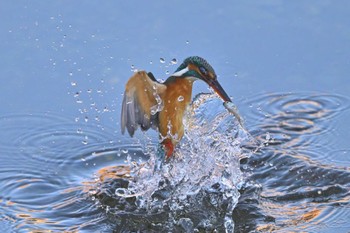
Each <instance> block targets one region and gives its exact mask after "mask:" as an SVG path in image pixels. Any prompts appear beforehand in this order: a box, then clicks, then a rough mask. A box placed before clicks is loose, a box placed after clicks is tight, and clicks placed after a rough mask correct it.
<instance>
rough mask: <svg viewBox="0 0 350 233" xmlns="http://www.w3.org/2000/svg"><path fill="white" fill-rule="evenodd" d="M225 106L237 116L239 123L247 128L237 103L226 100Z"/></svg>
mask: <svg viewBox="0 0 350 233" xmlns="http://www.w3.org/2000/svg"><path fill="white" fill-rule="evenodd" d="M224 107H225V108H226V109H227V110H228V111H229V112H230V113H232V114H233V115H234V116H235V118H236V119H237V121H238V123H239V124H240V125H241V127H242V128H243V129H244V130H245V128H244V126H243V120H242V118H241V116H240V115H239V113H238V109H237V107H236V105H234V103H232V102H229V101H225V102H224Z"/></svg>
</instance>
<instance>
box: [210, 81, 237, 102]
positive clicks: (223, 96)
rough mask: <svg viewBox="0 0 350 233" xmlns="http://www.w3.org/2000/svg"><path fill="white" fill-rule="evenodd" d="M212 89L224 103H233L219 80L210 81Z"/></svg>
mask: <svg viewBox="0 0 350 233" xmlns="http://www.w3.org/2000/svg"><path fill="white" fill-rule="evenodd" d="M207 83H208V84H209V86H210V87H211V88H213V89H214V91H215V92H216V93H217V94H218V95H219V96H220V97H221V99H223V101H224V102H232V100H231V99H230V97H229V96H228V95H227V94H226V92H225V90H224V88H222V86H221V85H220V83H219V82H218V81H217V80H209V81H208V82H207Z"/></svg>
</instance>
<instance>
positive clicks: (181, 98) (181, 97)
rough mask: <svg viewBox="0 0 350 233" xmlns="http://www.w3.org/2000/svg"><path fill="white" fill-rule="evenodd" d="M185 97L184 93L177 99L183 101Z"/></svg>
mask: <svg viewBox="0 0 350 233" xmlns="http://www.w3.org/2000/svg"><path fill="white" fill-rule="evenodd" d="M184 99H185V98H184V97H183V96H182V95H180V96H179V97H178V98H177V101H179V102H182V101H184Z"/></svg>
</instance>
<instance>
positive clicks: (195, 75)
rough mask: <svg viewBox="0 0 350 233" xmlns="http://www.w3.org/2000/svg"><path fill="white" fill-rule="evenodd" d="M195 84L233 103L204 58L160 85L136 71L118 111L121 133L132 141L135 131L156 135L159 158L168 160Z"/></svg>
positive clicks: (181, 130) (195, 58) (189, 62)
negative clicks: (197, 81)
mask: <svg viewBox="0 0 350 233" xmlns="http://www.w3.org/2000/svg"><path fill="white" fill-rule="evenodd" d="M196 80H202V81H204V82H206V83H207V84H208V85H209V86H210V87H211V88H212V89H213V90H214V91H215V92H216V93H217V94H218V95H219V96H220V97H221V98H222V100H223V101H224V103H230V102H232V101H231V99H230V97H229V96H228V95H227V94H226V92H225V91H224V89H223V88H222V86H221V85H220V83H219V82H218V80H217V75H216V73H215V71H214V69H213V67H212V66H211V65H210V64H209V63H208V62H207V61H206V60H205V59H203V58H201V57H199V56H192V57H188V58H186V59H185V60H184V61H183V63H182V64H181V65H180V66H179V68H177V70H176V71H175V72H174V73H173V74H172V75H171V76H170V77H169V78H168V79H167V80H166V81H165V82H163V83H161V82H159V81H157V80H156V79H155V77H154V76H153V74H152V73H151V72H148V73H147V72H146V71H138V72H135V74H134V75H133V76H132V77H131V78H130V79H129V80H128V82H127V83H126V88H125V92H124V98H123V103H122V110H121V132H122V134H124V133H125V129H127V131H128V133H129V135H130V136H131V137H132V136H133V135H134V133H135V131H136V130H137V129H138V127H140V128H141V130H143V131H145V130H148V129H150V128H152V129H155V130H157V131H158V132H159V138H160V147H159V149H158V151H160V152H159V153H161V155H160V156H161V157H162V158H165V157H166V158H170V157H171V156H172V155H173V153H174V148H175V146H176V145H177V144H178V143H179V141H180V140H181V138H182V137H183V135H184V125H183V117H184V114H185V112H186V109H187V107H188V106H189V104H190V103H191V100H192V86H193V82H194V81H196Z"/></svg>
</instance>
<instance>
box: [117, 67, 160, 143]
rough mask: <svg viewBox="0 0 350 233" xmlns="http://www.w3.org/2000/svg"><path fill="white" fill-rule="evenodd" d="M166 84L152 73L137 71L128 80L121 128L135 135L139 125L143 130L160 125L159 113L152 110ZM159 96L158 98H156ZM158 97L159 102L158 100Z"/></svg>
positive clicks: (157, 103)
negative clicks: (158, 80)
mask: <svg viewBox="0 0 350 233" xmlns="http://www.w3.org/2000/svg"><path fill="white" fill-rule="evenodd" d="M165 90H166V86H165V85H164V84H161V83H159V82H157V81H156V80H155V78H154V76H153V74H152V73H148V74H147V73H146V72H145V71H139V72H136V73H135V74H134V75H133V76H132V77H131V78H130V79H129V81H128V82H127V84H126V88H125V92H124V99H123V103H122V111H121V130H122V133H123V134H124V133H125V128H126V129H127V131H128V133H129V135H130V136H133V135H134V133H135V131H136V130H137V128H138V126H140V127H141V129H142V130H148V129H149V128H154V129H156V128H157V127H158V113H154V112H152V111H151V109H152V107H153V108H154V106H157V105H159V98H161V97H162V96H163V93H164V92H165ZM156 97H157V98H156ZM157 99H158V102H157Z"/></svg>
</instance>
